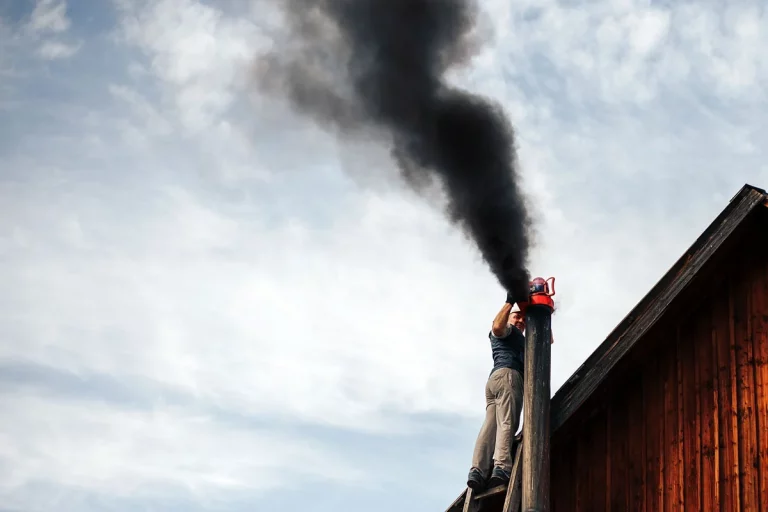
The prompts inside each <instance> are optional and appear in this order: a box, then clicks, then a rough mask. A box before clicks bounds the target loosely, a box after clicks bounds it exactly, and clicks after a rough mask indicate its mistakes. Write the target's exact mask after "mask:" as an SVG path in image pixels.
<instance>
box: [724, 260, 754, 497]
mask: <svg viewBox="0 0 768 512" xmlns="http://www.w3.org/2000/svg"><path fill="white" fill-rule="evenodd" d="M749 290H750V286H749V281H748V280H747V279H746V274H744V273H742V272H740V273H739V274H738V276H737V279H735V280H734V281H733V282H732V287H731V305H732V309H731V317H732V325H733V331H732V335H733V338H734V345H735V352H736V365H737V379H738V380H737V393H738V407H737V410H738V418H739V421H738V425H739V474H740V477H741V478H740V482H741V489H740V491H741V505H742V507H743V509H744V510H757V507H758V481H757V471H758V469H757V468H758V467H759V465H760V462H759V461H758V459H757V428H756V421H755V378H754V377H755V370H754V358H753V355H752V340H751V331H750V325H749V303H750V300H749V299H750V297H749Z"/></svg>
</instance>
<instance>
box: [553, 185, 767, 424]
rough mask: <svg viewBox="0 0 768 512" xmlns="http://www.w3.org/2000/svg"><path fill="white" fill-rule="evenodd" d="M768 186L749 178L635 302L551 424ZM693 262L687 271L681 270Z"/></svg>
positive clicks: (580, 398)
mask: <svg viewBox="0 0 768 512" xmlns="http://www.w3.org/2000/svg"><path fill="white" fill-rule="evenodd" d="M766 201H768V195H767V194H766V191H765V190H763V189H761V188H758V187H755V186H752V185H749V184H745V185H744V186H743V187H742V188H741V189H740V190H739V191H738V192H737V193H736V195H734V196H733V198H731V200H730V201H729V203H728V205H727V206H726V207H725V208H724V209H723V210H722V211H721V212H720V214H718V216H717V217H716V218H715V219H714V220H713V221H712V223H710V225H709V226H708V227H707V228H706V229H705V230H704V232H703V233H702V234H701V235H699V237H698V238H697V239H696V241H695V242H694V243H693V244H692V245H691V246H690V247H689V248H688V250H687V251H685V253H683V255H682V256H681V257H680V258H679V259H678V260H677V261H676V262H675V263H674V264H673V265H672V267H671V268H670V269H669V270H668V271H667V272H666V273H665V274H664V275H663V276H662V277H661V279H659V281H658V282H657V283H656V284H655V285H654V286H653V287H652V288H651V290H650V291H649V292H648V293H647V294H646V295H645V296H644V297H643V298H642V299H641V300H640V301H639V302H638V303H637V305H635V307H634V308H632V310H631V311H630V312H629V314H628V315H627V316H625V317H624V318H623V319H622V320H621V321H620V322H619V324H618V325H617V326H616V327H615V328H614V329H613V330H612V331H611V333H610V334H608V336H607V337H606V339H605V340H604V341H603V342H602V343H601V344H600V345H599V346H598V347H597V348H596V349H595V350H594V351H593V352H592V354H590V356H589V357H588V358H587V359H586V361H584V363H583V364H582V365H581V366H579V368H578V369H577V370H576V371H575V372H574V373H573V374H572V375H571V377H569V378H568V380H566V382H565V383H564V384H563V385H562V386H561V387H560V388H559V389H558V391H557V392H556V393H555V395H554V396H553V397H552V418H551V429H552V432H554V431H555V430H556V429H557V428H559V427H560V426H562V425H563V424H564V423H565V422H566V420H567V419H568V418H570V417H571V416H572V415H573V414H574V413H575V412H576V411H577V410H578V409H579V408H580V407H581V406H582V405H583V404H584V402H586V400H587V399H588V398H589V397H590V396H591V395H592V393H593V392H594V391H595V390H596V389H597V387H598V386H599V385H600V384H601V383H602V382H603V381H604V380H605V378H606V377H607V375H608V374H609V372H610V371H611V370H612V369H613V367H614V366H615V365H616V364H617V363H618V362H619V361H620V360H621V359H622V358H623V357H624V355H626V354H627V352H629V350H630V349H631V348H632V347H633V346H634V345H635V343H636V342H637V341H638V340H639V339H640V338H641V337H642V336H643V335H644V334H645V333H646V332H648V330H649V329H650V328H651V327H653V326H654V325H655V324H656V322H657V321H658V319H659V318H660V317H661V316H662V314H663V312H664V310H665V309H666V307H667V306H668V305H669V304H670V303H671V302H672V301H674V300H675V298H676V297H677V296H678V294H679V293H680V292H681V291H683V290H684V289H685V288H686V287H687V285H688V284H689V282H690V281H691V280H692V279H693V277H694V276H695V274H696V272H697V271H698V270H699V269H700V268H701V267H702V266H703V265H704V264H705V263H706V262H707V261H709V259H710V258H711V257H712V256H713V255H714V254H715V253H716V252H717V251H718V249H719V248H720V246H721V245H722V244H723V243H724V242H725V240H726V239H728V238H729V236H730V235H731V234H732V233H733V231H735V229H736V228H737V227H738V226H739V225H740V224H741V222H742V221H743V220H744V219H745V218H746V217H747V216H748V215H749V214H750V213H751V212H752V211H753V210H754V208H755V207H758V206H760V205H764V204H766ZM685 267H688V271H687V272H681V270H683V269H684V268H685Z"/></svg>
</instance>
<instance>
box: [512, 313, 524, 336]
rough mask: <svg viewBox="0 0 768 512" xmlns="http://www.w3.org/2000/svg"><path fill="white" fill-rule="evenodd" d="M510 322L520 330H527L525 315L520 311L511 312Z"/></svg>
mask: <svg viewBox="0 0 768 512" xmlns="http://www.w3.org/2000/svg"><path fill="white" fill-rule="evenodd" d="M509 324H510V325H514V326H515V327H517V328H518V329H520V332H525V315H523V314H522V313H521V312H520V311H513V312H511V313H510V314H509Z"/></svg>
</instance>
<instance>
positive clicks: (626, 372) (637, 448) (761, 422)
mask: <svg viewBox="0 0 768 512" xmlns="http://www.w3.org/2000/svg"><path fill="white" fill-rule="evenodd" d="M760 226H762V227H763V228H765V226H766V224H763V223H762V222H761V223H760ZM750 232H751V233H753V234H755V233H760V230H755V229H752V230H751V231H750ZM704 279H707V280H709V284H708V283H706V282H705V283H704V284H701V283H700V284H699V286H698V287H692V289H693V290H695V294H694V295H691V294H689V295H688V297H687V300H686V302H687V306H686V307H685V308H684V309H679V310H678V311H673V312H670V313H669V314H665V317H664V318H663V319H662V320H660V321H659V323H658V324H657V325H656V326H655V327H654V329H653V330H652V331H650V332H649V333H648V334H647V335H646V337H647V339H646V340H643V343H642V345H643V346H644V347H645V348H644V349H643V352H642V353H641V352H639V349H638V352H637V353H636V354H633V356H632V357H630V358H628V361H627V362H626V363H625V364H624V366H623V367H622V368H617V371H616V372H614V374H615V376H614V377H612V379H611V380H610V381H606V382H605V383H604V385H602V388H601V390H600V392H596V393H595V396H593V397H591V398H590V401H589V403H585V406H584V407H583V408H582V409H583V410H581V411H579V413H578V414H576V415H574V417H573V418H572V419H571V420H569V421H568V423H567V424H565V425H563V428H561V429H558V430H557V431H556V432H555V433H554V435H553V439H552V462H551V468H552V484H553V485H552V510H554V511H573V510H585V511H601V510H611V511H635V510H638V511H647V512H651V511H657V510H664V511H680V510H692V511H693V510H695V511H698V510H703V511H714V510H728V511H738V510H744V511H757V510H764V511H766V512H768V231H762V234H761V235H758V236H757V237H755V236H752V237H751V238H750V237H747V239H745V240H743V241H742V242H741V243H739V244H737V245H736V246H735V247H733V249H732V251H731V252H730V254H729V255H728V257H727V258H726V259H725V260H723V261H720V262H719V263H718V264H717V268H716V269H714V270H713V271H712V272H711V273H710V274H709V277H706V278H704ZM691 293H694V292H691ZM761 461H762V464H761Z"/></svg>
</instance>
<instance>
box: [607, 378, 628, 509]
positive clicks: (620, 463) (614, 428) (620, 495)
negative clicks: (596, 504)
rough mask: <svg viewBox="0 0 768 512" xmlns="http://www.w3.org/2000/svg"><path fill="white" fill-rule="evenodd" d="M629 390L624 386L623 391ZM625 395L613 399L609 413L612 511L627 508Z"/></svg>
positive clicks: (626, 401) (626, 413)
mask: <svg viewBox="0 0 768 512" xmlns="http://www.w3.org/2000/svg"><path fill="white" fill-rule="evenodd" d="M627 391H629V390H628V389H627V388H625V393H626V392H627ZM630 405H634V404H630V401H629V399H628V397H627V396H622V397H621V398H620V399H618V400H614V401H613V404H612V405H611V413H610V424H609V427H610V429H609V430H610V453H609V454H608V459H609V460H610V478H611V480H610V489H609V494H610V503H609V510H611V511H614V512H619V511H626V510H629V485H628V483H629V482H628V469H629V460H628V459H629V423H628V419H629V407H630Z"/></svg>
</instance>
